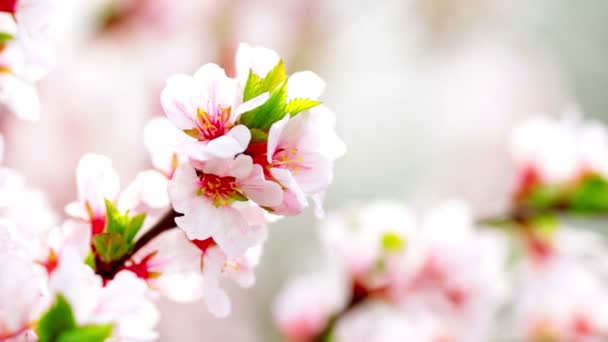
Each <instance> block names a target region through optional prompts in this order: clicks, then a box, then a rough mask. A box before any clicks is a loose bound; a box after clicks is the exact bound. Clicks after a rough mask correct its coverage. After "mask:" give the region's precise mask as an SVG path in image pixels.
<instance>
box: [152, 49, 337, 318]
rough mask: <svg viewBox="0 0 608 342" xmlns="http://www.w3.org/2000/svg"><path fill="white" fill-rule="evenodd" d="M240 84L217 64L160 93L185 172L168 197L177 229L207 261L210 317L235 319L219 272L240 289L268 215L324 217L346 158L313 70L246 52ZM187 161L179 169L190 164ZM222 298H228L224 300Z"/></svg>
mask: <svg viewBox="0 0 608 342" xmlns="http://www.w3.org/2000/svg"><path fill="white" fill-rule="evenodd" d="M236 65H237V70H238V74H237V76H236V78H230V77H228V76H226V73H225V72H224V70H223V69H222V68H220V67H219V66H217V65H215V64H207V65H204V66H202V67H201V68H200V69H199V70H198V71H197V72H196V73H195V74H194V75H193V76H189V75H175V76H172V77H171V78H170V79H169V80H168V81H167V85H166V87H165V88H164V89H163V91H162V94H161V100H162V105H163V108H164V110H165V113H166V114H167V117H168V119H169V120H170V121H171V123H172V124H173V125H174V126H175V127H176V128H177V129H178V130H180V131H181V132H183V133H182V134H181V136H176V141H175V142H174V146H175V151H176V156H177V157H176V159H175V160H176V162H175V165H178V166H177V167H176V169H175V171H174V172H172V173H170V175H171V180H170V182H169V188H168V189H169V197H170V200H171V203H172V205H173V208H174V209H175V211H177V212H178V213H181V214H183V216H180V217H178V218H176V222H177V225H178V226H179V228H180V229H181V230H183V231H184V232H185V233H186V235H187V237H188V239H189V240H190V241H192V242H193V243H194V244H195V245H196V246H198V247H199V248H200V249H201V252H202V253H203V274H205V275H206V276H208V278H210V279H207V280H206V281H205V284H206V285H205V287H206V288H207V289H206V291H205V292H206V293H217V294H218V295H214V296H213V298H211V297H210V296H206V295H205V298H206V299H207V303H208V305H209V306H210V309H211V310H212V312H214V313H216V314H218V315H225V314H227V312H228V310H229V307H228V301H227V300H226V299H225V295H224V294H223V292H219V289H217V288H211V287H214V286H215V283H216V280H213V279H215V278H217V276H218V275H219V273H226V274H228V275H230V276H231V277H233V278H235V280H236V281H238V282H239V283H241V284H242V285H246V284H249V283H251V279H250V278H251V277H250V276H247V274H240V273H249V272H250V268H251V264H255V261H250V259H251V260H255V259H257V258H256V257H253V258H252V257H249V255H250V254H253V255H257V254H259V253H258V252H257V251H258V250H259V246H260V244H261V243H262V242H263V241H264V240H265V238H266V234H267V232H266V223H267V220H268V214H271V215H274V216H276V215H297V214H299V213H300V212H302V210H303V209H304V208H305V207H306V206H308V205H309V201H311V202H312V203H313V205H314V206H315V208H316V210H315V212H317V213H320V212H322V210H321V201H322V197H323V194H324V191H325V189H326V188H327V186H328V185H329V184H330V183H331V181H332V178H333V172H332V169H333V161H334V160H335V159H336V158H337V157H339V156H340V155H342V154H343V153H344V145H343V143H342V142H341V140H340V139H339V138H338V137H337V136H336V134H335V131H334V121H335V118H334V114H333V113H332V112H331V111H330V110H329V109H328V108H327V107H325V106H323V105H321V104H320V102H319V101H318V99H319V96H320V95H321V94H322V92H323V90H324V88H325V84H324V82H323V81H322V80H321V79H320V78H319V77H318V76H317V75H315V74H314V73H312V72H310V71H305V72H297V73H294V74H293V75H291V76H289V77H287V75H286V73H285V66H284V63H283V61H282V60H281V59H280V58H279V56H278V55H277V53H276V52H274V51H272V50H268V49H265V48H262V47H250V46H248V45H245V44H242V45H241V46H240V47H239V49H238V51H237V57H236ZM182 160H183V162H180V161H182ZM219 299H222V300H219Z"/></svg>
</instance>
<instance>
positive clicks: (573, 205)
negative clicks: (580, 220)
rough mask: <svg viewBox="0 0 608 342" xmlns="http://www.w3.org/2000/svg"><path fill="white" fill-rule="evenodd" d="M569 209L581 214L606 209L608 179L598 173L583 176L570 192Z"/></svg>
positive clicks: (607, 206)
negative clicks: (572, 191) (571, 192)
mask: <svg viewBox="0 0 608 342" xmlns="http://www.w3.org/2000/svg"><path fill="white" fill-rule="evenodd" d="M570 210H571V211H573V212H575V213H583V214H586V213H599V212H606V211H608V181H606V179H604V178H603V177H601V176H599V175H593V176H589V177H587V178H585V179H584V180H583V181H582V182H581V183H580V184H579V185H578V186H577V188H576V189H575V190H574V193H573V194H572V197H571V199H570Z"/></svg>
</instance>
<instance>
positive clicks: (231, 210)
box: [169, 155, 281, 257]
mask: <svg viewBox="0 0 608 342" xmlns="http://www.w3.org/2000/svg"><path fill="white" fill-rule="evenodd" d="M169 196H170V197H171V199H172V204H173V208H174V209H175V210H176V211H177V212H180V213H183V214H184V216H182V217H178V218H176V220H175V222H176V223H177V225H178V226H179V227H180V228H181V229H182V230H184V231H185V232H186V234H187V235H188V238H190V239H191V240H205V239H208V238H213V240H214V241H215V242H216V243H217V244H218V245H219V246H220V247H221V248H222V249H223V250H224V251H225V252H226V254H228V255H229V256H231V257H238V256H241V255H243V253H244V252H245V251H246V250H247V249H248V248H249V247H252V246H254V245H255V244H257V243H259V241H260V237H261V236H263V235H264V234H265V228H264V229H262V228H261V227H260V226H259V225H254V226H251V225H250V224H249V222H247V219H246V218H245V215H244V214H243V213H242V211H241V208H240V206H238V205H237V204H239V203H238V202H242V201H246V200H247V199H251V200H252V201H254V202H255V203H257V204H259V205H261V206H271V205H276V204H277V203H279V201H280V200H281V188H280V187H279V185H278V184H276V183H274V182H271V181H268V180H266V179H264V176H263V174H262V169H261V167H260V166H259V165H254V164H252V160H251V158H250V157H248V156H245V155H240V156H238V157H236V158H235V159H233V160H229V159H228V160H226V159H216V160H213V161H208V162H206V163H205V164H204V165H203V168H202V170H200V171H198V170H196V169H194V168H192V167H191V166H189V165H182V166H180V167H178V169H177V171H176V172H175V175H174V177H173V179H172V180H171V182H170V183H169ZM264 227H265V226H264Z"/></svg>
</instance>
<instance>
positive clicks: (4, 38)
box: [0, 32, 15, 44]
mask: <svg viewBox="0 0 608 342" xmlns="http://www.w3.org/2000/svg"><path fill="white" fill-rule="evenodd" d="M14 38H15V37H14V36H13V35H12V34H10V33H7V32H0V44H2V43H6V42H8V41H9V40H13V39H14Z"/></svg>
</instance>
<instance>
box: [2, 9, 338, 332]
mask: <svg viewBox="0 0 608 342" xmlns="http://www.w3.org/2000/svg"><path fill="white" fill-rule="evenodd" d="M46 4H48V1H43V0H39V1H38V0H32V1H25V0H23V1H8V2H6V1H0V14H1V15H3V16H4V17H3V20H4V19H6V20H5V21H8V22H9V23H12V25H13V26H10V27H8V29H7V28H6V27H5V26H0V58H1V59H0V75H1V77H6V78H11V80H12V81H10V82H13V81H15V80H16V79H17V78H19V80H20V81H23V80H25V78H24V77H22V75H25V74H29V72H30V71H32V72H33V71H35V69H36V68H37V66H35V65H30V64H27V63H26V64H19V65H24V66H25V68H26V70H23V73H21V71H22V70H19V69H17V68H16V67H15V66H13V64H8V62H5V61H9V57H10V56H12V51H16V50H19V51H20V55H22V56H26V57H28V58H29V57H33V56H28V55H27V52H29V51H30V47H29V45H28V44H29V43H30V42H32V40H30V38H32V37H29V35H30V34H34V36H36V34H40V36H36V37H35V38H36V41H39V40H40V41H45V39H46V38H45V37H46V36H44V34H46V32H38V31H36V30H35V28H36V27H31V26H27V25H30V24H32V20H30V18H31V17H30V14H31V15H32V16H34V14H32V13H30V11H33V12H36V13H35V14H39V13H47V12H46V11H45V8H44V7H43V6H44V5H46ZM38 11H39V12H38ZM5 21H1V22H0V24H5ZM36 24H38V25H40V26H39V27H44V28H47V27H49V26H50V24H49V23H47V22H45V23H44V24H43V25H42V24H40V23H36ZM47 24H48V25H47ZM26 26H27V27H26ZM9 29H10V30H12V31H9ZM37 49H40V46H37ZM236 67H237V75H236V77H234V78H232V77H228V76H227V75H226V73H225V72H224V70H223V69H222V68H221V67H219V66H218V65H215V64H206V65H203V66H202V67H200V68H199V69H198V70H197V71H196V72H195V73H194V74H193V75H185V74H178V75H174V76H171V77H170V78H169V79H168V80H167V82H166V85H165V87H164V89H163V90H162V93H161V103H162V107H163V109H164V112H165V114H166V118H155V119H153V120H151V121H150V122H149V124H148V125H147V126H146V127H145V131H144V144H145V146H146V147H147V149H148V151H149V153H150V157H151V160H152V163H153V165H154V168H153V169H150V170H145V171H142V172H140V173H139V174H137V176H136V177H135V179H134V180H133V181H132V182H131V183H129V184H128V185H127V186H126V187H124V188H123V189H122V190H121V187H120V180H119V177H118V175H117V173H116V172H115V171H114V168H113V165H112V161H111V160H110V159H109V158H108V157H105V156H102V155H97V154H91V153H89V154H86V155H84V156H83V157H82V158H81V159H80V161H79V162H78V165H77V170H76V183H77V189H78V198H77V200H75V201H74V202H72V203H70V204H68V205H67V206H66V208H65V211H66V213H67V214H68V215H69V216H70V218H68V219H66V220H63V221H62V220H60V219H59V215H57V214H56V213H54V212H52V210H50V209H49V207H48V203H47V202H48V201H47V200H46V197H45V196H44V195H43V194H42V193H41V192H39V191H38V190H35V189H32V188H31V187H29V186H28V185H27V183H26V182H25V181H24V180H23V178H22V177H21V176H20V175H19V174H18V173H17V172H16V171H13V170H11V169H8V168H2V172H0V176H1V177H3V179H2V182H1V185H2V186H3V189H2V191H0V192H2V193H4V194H6V198H4V197H3V198H1V200H0V202H1V203H0V207H1V208H0V210H1V212H0V217H1V219H0V269H1V270H2V271H3V272H6V274H11V275H12V276H11V277H10V278H9V277H3V278H2V279H1V280H0V341H3V342H4V341H20V340H24V339H27V340H29V339H37V340H39V341H43V342H44V341H50V342H54V341H84V340H86V341H104V340H107V339H112V340H118V341H123V340H125V341H126V340H129V341H130V340H138V341H144V340H155V339H156V338H157V337H158V334H157V333H156V331H155V325H156V323H157V322H158V320H159V312H158V309H157V308H156V304H155V299H156V298H158V295H157V294H158V293H160V294H162V295H165V296H167V297H169V298H171V299H174V300H177V301H192V300H196V299H200V298H203V299H204V301H205V303H206V305H207V307H208V309H209V311H210V312H211V313H212V314H214V315H215V316H218V317H225V316H227V315H228V314H229V313H230V300H229V298H228V296H227V294H226V293H225V291H224V290H223V289H222V287H221V284H220V283H221V281H222V280H223V279H225V278H228V279H231V280H233V281H235V282H236V283H238V284H239V285H240V286H242V287H249V286H251V285H253V283H254V282H255V267H256V266H257V264H258V262H259V259H260V256H261V253H262V250H263V245H264V241H265V240H266V237H267V234H268V230H267V224H268V223H269V222H270V221H272V220H275V219H277V218H280V217H283V216H294V215H298V214H300V213H301V212H302V211H303V210H304V209H305V208H306V207H308V206H312V207H314V211H315V213H316V214H318V215H319V216H320V215H322V212H323V211H322V201H323V195H324V192H325V190H326V189H327V187H328V186H329V185H330V183H331V182H332V179H333V163H334V161H335V160H336V159H337V158H338V157H340V156H342V155H343V154H344V153H345V146H344V144H343V142H342V141H341V139H340V138H339V137H338V136H337V135H336V133H335V127H334V126H335V116H334V113H333V112H332V111H331V110H330V109H329V108H328V107H326V106H325V105H323V104H322V103H321V101H320V97H321V95H322V93H323V91H324V88H325V83H324V82H323V80H322V79H321V78H320V77H319V76H317V75H316V74H314V73H313V72H310V71H303V72H296V73H294V74H292V75H290V76H288V74H287V72H286V67H285V63H284V61H283V60H282V59H281V58H280V57H279V55H278V54H277V53H276V52H274V51H272V50H269V49H266V48H263V47H252V46H249V45H247V44H241V45H240V46H239V49H238V51H237V54H236ZM28 80H29V79H28ZM29 81H30V82H34V81H35V80H34V79H32V80H29ZM6 82H9V81H6ZM0 84H2V86H3V88H1V89H0V91H1V92H2V93H1V94H0V95H1V96H0V101H2V104H3V105H4V106H5V107H6V108H8V109H9V111H12V112H14V113H15V114H17V115H18V116H20V117H28V118H30V117H31V118H35V117H36V116H37V115H38V111H39V109H38V108H37V107H36V108H33V107H31V105H32V104H37V103H38V102H36V101H37V98H34V99H32V98H31V97H30V98H27V97H24V96H22V95H23V94H21V93H14V92H13V91H15V90H18V89H17V88H14V87H4V85H5V84H7V83H5V82H4V81H2V82H0ZM27 86H28V87H31V86H33V83H27ZM30 93H31V92H30ZM33 95H34V96H35V94H33ZM26 104H27V105H30V107H27V106H26ZM36 106H37V105H36ZM32 193H34V194H35V195H32ZM32 196H34V197H36V199H37V200H39V202H41V203H40V206H41V207H43V209H42V208H41V209H40V210H37V211H36V215H24V214H23V211H19V210H17V209H16V208H17V207H18V205H19V203H20V201H28V202H29V205H30V206H34V205H35V203H37V202H35V201H33V200H32V199H31V197H32ZM0 197H2V196H0ZM46 213H48V215H45V214H46ZM32 216H36V217H32ZM47 218H48V220H47Z"/></svg>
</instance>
